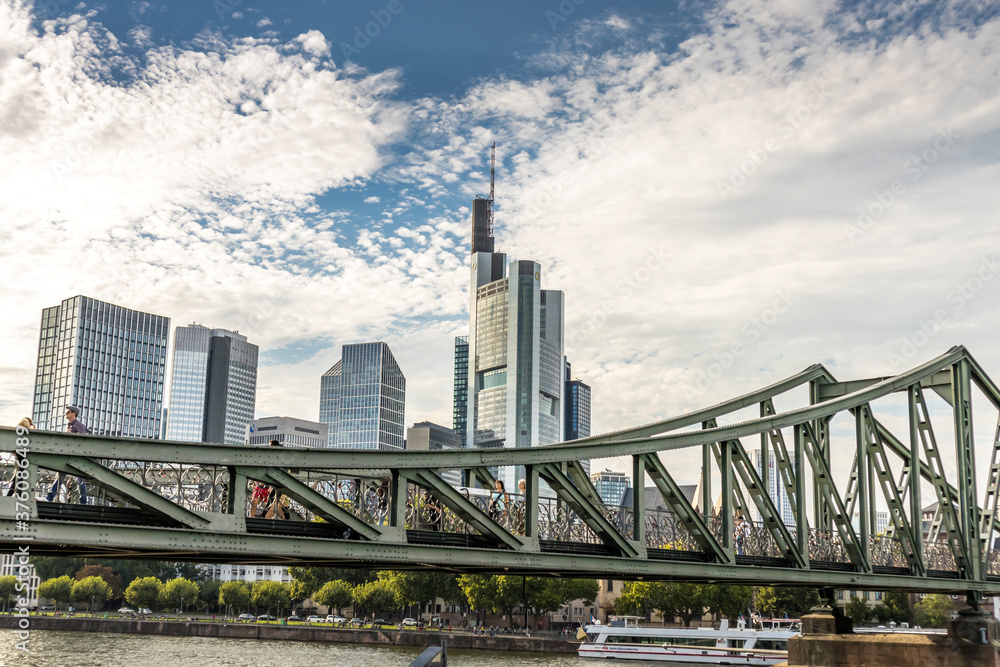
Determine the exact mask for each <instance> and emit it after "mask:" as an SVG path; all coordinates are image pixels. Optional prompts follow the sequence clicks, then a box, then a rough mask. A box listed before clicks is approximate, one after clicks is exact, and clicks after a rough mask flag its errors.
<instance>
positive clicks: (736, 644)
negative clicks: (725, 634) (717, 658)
mask: <svg viewBox="0 0 1000 667" xmlns="http://www.w3.org/2000/svg"><path fill="white" fill-rule="evenodd" d="M746 643H747V640H745V639H730V640H729V648H743V646H744V645H745V644H746Z"/></svg>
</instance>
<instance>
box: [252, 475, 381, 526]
mask: <svg viewBox="0 0 1000 667" xmlns="http://www.w3.org/2000/svg"><path fill="white" fill-rule="evenodd" d="M240 472H242V473H243V474H244V475H246V476H247V477H250V478H251V479H258V480H260V481H262V482H270V483H271V484H274V485H276V486H280V487H281V488H282V490H283V491H284V492H285V493H286V494H287V495H289V496H291V497H292V498H294V499H295V500H296V501H298V502H299V503H301V504H302V505H303V506H304V507H306V508H308V509H309V510H311V511H312V512H314V513H316V514H318V515H319V516H321V517H323V519H324V520H326V521H327V522H329V523H331V524H333V525H334V526H336V527H337V528H338V529H339V530H346V529H348V528H349V529H350V530H352V531H353V532H355V533H357V534H358V535H361V536H362V537H364V538H365V539H366V540H369V541H372V542H379V541H385V540H386V539H387V533H383V531H381V530H379V529H378V528H377V527H375V526H373V525H371V524H370V523H367V522H365V521H362V520H361V519H359V518H358V517H356V516H354V515H353V514H352V513H350V512H348V511H347V510H345V509H344V508H343V507H341V506H340V505H338V504H337V503H335V502H333V501H332V500H330V499H329V498H327V497H326V496H324V495H322V494H320V493H317V492H316V491H314V490H313V489H311V488H309V486H308V485H306V484H305V483H303V482H300V481H299V480H298V479H296V478H295V477H293V476H292V475H290V474H288V473H287V472H285V471H284V470H280V469H278V468H257V469H250V468H241V469H240Z"/></svg>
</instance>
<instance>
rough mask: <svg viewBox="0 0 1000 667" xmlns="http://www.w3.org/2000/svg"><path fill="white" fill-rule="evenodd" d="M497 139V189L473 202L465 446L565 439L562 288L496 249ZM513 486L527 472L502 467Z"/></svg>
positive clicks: (463, 369) (461, 344) (462, 346)
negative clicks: (549, 287) (545, 284)
mask: <svg viewBox="0 0 1000 667" xmlns="http://www.w3.org/2000/svg"><path fill="white" fill-rule="evenodd" d="M495 187H496V144H495V143H494V144H493V147H492V150H491V152H490V194H489V197H481V196H480V197H476V198H475V199H474V200H473V202H472V256H471V262H470V267H471V269H472V275H471V277H470V283H469V337H468V342H466V340H465V339H464V337H463V338H462V339H459V340H457V341H456V357H457V355H458V354H459V353H460V352H461V353H462V354H464V353H465V350H466V349H467V350H468V365H467V366H466V365H465V364H464V363H456V373H461V374H462V377H456V378H455V383H456V385H458V386H461V385H462V384H463V383H464V384H465V385H466V387H467V391H466V393H465V396H464V399H465V400H460V399H457V398H456V406H458V405H461V406H462V407H464V408H465V410H466V419H465V420H464V421H462V422H461V424H460V423H459V421H458V420H457V421H456V428H458V427H460V426H462V427H464V429H465V446H466V447H534V446H536V445H547V444H551V443H556V442H560V441H562V440H563V439H564V431H563V422H564V412H565V411H564V394H565V384H564V373H565V368H566V362H565V359H564V357H563V293H562V292H558V291H554V290H543V289H542V268H541V265H540V264H539V263H538V262H534V261H531V260H520V261H516V260H513V261H512V260H508V257H507V255H506V254H504V253H502V252H496V250H495V247H494V246H495V241H494V238H493V207H494V203H495V200H494V197H495V195H496V189H495ZM498 474H499V476H500V478H501V479H503V480H504V482H505V483H506V486H507V488H508V489H514V488H516V485H517V480H518V479H520V478H521V477H522V476H523V470H504V471H498Z"/></svg>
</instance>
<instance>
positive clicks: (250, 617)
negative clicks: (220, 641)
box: [236, 614, 256, 621]
mask: <svg viewBox="0 0 1000 667" xmlns="http://www.w3.org/2000/svg"><path fill="white" fill-rule="evenodd" d="M254 618H256V616H254V615H253V614H240V615H239V617H237V619H236V620H237V621H252V620H254Z"/></svg>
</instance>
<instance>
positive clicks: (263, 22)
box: [257, 16, 271, 28]
mask: <svg viewBox="0 0 1000 667" xmlns="http://www.w3.org/2000/svg"><path fill="white" fill-rule="evenodd" d="M269 25H271V19H269V18H267V17H266V16H265V17H264V18H262V19H261V20H259V21H257V27H258V28H265V27H267V26H269Z"/></svg>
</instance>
